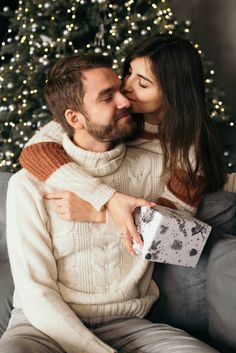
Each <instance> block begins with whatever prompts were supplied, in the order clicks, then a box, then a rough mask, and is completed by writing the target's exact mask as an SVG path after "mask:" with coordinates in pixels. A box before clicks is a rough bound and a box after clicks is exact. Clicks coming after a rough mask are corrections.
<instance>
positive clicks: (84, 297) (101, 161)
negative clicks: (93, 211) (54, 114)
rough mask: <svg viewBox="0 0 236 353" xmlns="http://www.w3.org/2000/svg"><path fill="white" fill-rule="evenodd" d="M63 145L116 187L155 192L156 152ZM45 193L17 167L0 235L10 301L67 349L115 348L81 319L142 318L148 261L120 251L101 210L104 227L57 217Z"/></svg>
mask: <svg viewBox="0 0 236 353" xmlns="http://www.w3.org/2000/svg"><path fill="white" fill-rule="evenodd" d="M63 145H64V148H65V150H66V152H67V153H68V154H69V155H70V156H71V157H72V158H73V160H74V161H75V162H76V163H78V164H80V165H81V166H83V167H84V168H85V169H86V170H87V171H88V172H89V173H91V174H92V175H93V176H95V177H99V178H101V180H103V181H104V182H105V183H107V184H109V185H112V186H113V187H114V188H115V189H116V190H118V191H121V192H123V193H127V194H130V195H134V196H136V197H144V198H149V199H156V198H157V197H158V196H159V195H160V194H161V193H162V192H163V189H164V185H165V178H164V177H163V176H161V173H162V158H161V156H160V155H158V154H157V153H151V152H146V151H144V150H143V151H142V150H140V149H135V148H129V150H128V151H126V149H125V146H124V145H120V146H118V147H117V148H115V149H113V150H111V151H108V152H105V153H95V152H88V151H84V150H82V149H80V148H78V147H76V146H75V145H74V144H73V143H72V142H71V141H70V140H69V138H68V137H67V136H66V135H65V136H64V140H63ZM69 182H70V178H69V177H68V183H69ZM84 189H85V190H86V184H84ZM50 191H55V188H53V187H51V186H49V185H46V183H42V182H40V181H39V180H38V179H36V178H35V177H33V176H31V175H30V174H29V173H28V172H27V171H26V170H24V169H23V170H21V171H20V172H18V173H16V174H15V175H14V176H13V177H12V178H11V180H10V183H9V191H8V198H7V241H8V249H9V257H10V262H11V267H12V273H13V278H14V282H15V287H16V290H15V294H14V305H15V306H17V307H21V308H22V309H23V311H24V313H25V315H26V317H27V318H28V320H29V321H30V322H31V323H32V324H33V325H34V326H35V327H36V328H38V329H39V330H41V331H43V332H44V333H45V334H47V335H48V336H50V337H51V338H53V339H54V340H55V341H57V342H58V343H59V344H60V345H61V346H62V347H63V348H64V350H65V351H66V352H68V353H81V352H87V353H95V352H96V353H105V352H115V350H114V349H113V348H111V347H109V346H107V345H106V344H105V343H103V342H102V341H100V340H99V339H98V338H97V337H96V336H95V335H93V333H92V332H91V331H90V330H89V329H87V328H86V326H85V325H84V323H91V324H93V323H99V322H102V321H104V320H110V319H114V318H119V317H129V316H138V317H143V316H144V315H145V314H146V313H147V312H148V311H149V309H150V307H151V306H152V304H153V303H154V302H155V300H156V299H157V298H158V294H159V292H158V289H157V287H156V285H155V283H154V282H153V281H152V270H153V266H152V264H150V263H148V262H146V261H144V260H142V259H140V258H139V257H137V256H133V257H132V256H131V255H130V254H129V253H128V252H127V251H126V249H125V248H124V247H123V244H122V241H121V237H120V234H119V231H118V230H117V229H116V227H115V225H114V224H113V222H112V220H111V219H110V217H109V215H108V217H107V222H106V224H105V225H104V224H92V223H79V222H70V221H64V220H61V219H60V218H59V217H58V216H57V214H56V213H55V211H54V204H53V201H45V203H44V202H43V198H42V197H43V195H44V194H45V193H47V192H50Z"/></svg>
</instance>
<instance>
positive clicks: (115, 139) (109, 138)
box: [85, 109, 137, 143]
mask: <svg viewBox="0 0 236 353" xmlns="http://www.w3.org/2000/svg"><path fill="white" fill-rule="evenodd" d="M128 114H130V115H131V112H130V109H122V110H120V111H119V112H118V113H116V114H115V115H114V117H113V122H112V123H110V124H107V125H101V124H97V123H94V122H92V121H91V119H90V118H89V117H88V115H86V114H85V119H86V127H87V131H88V133H89V134H90V135H91V136H93V137H94V138H95V139H96V140H98V141H101V142H110V143H119V142H126V141H129V140H131V139H132V137H134V136H135V135H136V132H137V124H136V123H135V121H134V120H133V119H132V117H130V120H129V121H127V123H126V124H123V127H120V126H119V119H120V118H121V117H123V116H124V115H128Z"/></svg>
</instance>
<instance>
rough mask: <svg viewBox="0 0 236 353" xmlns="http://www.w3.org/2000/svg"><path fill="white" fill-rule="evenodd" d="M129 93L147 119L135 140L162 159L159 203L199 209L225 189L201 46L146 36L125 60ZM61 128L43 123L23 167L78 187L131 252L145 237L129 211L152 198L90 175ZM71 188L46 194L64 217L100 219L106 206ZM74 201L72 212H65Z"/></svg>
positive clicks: (52, 181)
mask: <svg viewBox="0 0 236 353" xmlns="http://www.w3.org/2000/svg"><path fill="white" fill-rule="evenodd" d="M124 94H125V95H126V96H127V97H128V98H129V99H130V102H131V107H132V110H133V113H134V114H135V119H136V120H137V121H138V122H139V123H140V122H142V120H144V130H143V132H142V133H141V136H140V138H139V139H137V140H135V141H134V142H132V143H131V145H135V147H136V148H145V149H148V150H151V151H153V152H156V153H159V154H160V158H162V161H163V171H162V175H161V176H160V178H162V179H164V180H165V183H164V184H165V185H164V187H160V192H159V194H160V197H159V198H158V199H157V200H155V201H157V203H158V204H161V205H164V206H168V207H171V208H180V209H185V210H186V211H188V212H191V213H195V212H196V209H197V207H198V205H199V203H200V201H201V200H202V197H203V195H204V193H206V192H214V191H217V190H219V189H221V188H222V187H223V185H224V182H225V174H224V171H223V163H222V159H221V153H220V148H219V146H220V142H219V140H218V137H217V133H216V129H215V126H214V125H213V122H212V120H211V118H210V116H209V114H208V113H207V109H206V104H205V87H204V76H203V69H202V64H201V59H200V56H199V54H198V52H197V50H196V49H195V48H194V47H193V46H192V45H191V43H190V42H188V41H187V40H184V39H180V38H178V37H175V36H170V35H158V36H154V37H151V38H148V39H145V40H144V41H143V42H141V43H139V44H138V45H137V46H135V47H134V48H132V49H131V51H130V53H129V54H128V56H127V58H126V60H125V63H124ZM140 130H141V129H140ZM62 134H63V130H62V128H61V126H60V125H59V124H58V123H56V122H51V123H49V124H48V125H46V127H44V128H43V129H42V130H41V131H40V132H38V133H37V134H36V135H35V137H33V138H32V139H31V141H30V143H28V144H27V147H26V148H25V149H24V150H23V152H22V154H21V157H20V162H21V164H22V166H23V167H24V168H26V169H28V170H29V171H30V172H31V173H32V174H34V175H36V176H37V177H38V178H40V179H41V180H44V181H47V183H49V184H51V185H52V186H55V187H57V188H58V187H61V189H64V190H65V189H66V190H69V191H71V192H74V193H76V194H77V195H78V196H79V197H81V198H82V199H84V200H86V201H87V202H89V203H90V204H91V205H93V206H94V207H95V209H96V210H99V209H101V208H102V206H104V205H106V207H107V208H108V210H109V212H110V213H111V216H112V217H113V219H114V220H115V222H116V223H117V225H118V227H119V228H120V230H121V233H122V234H123V238H124V242H125V245H126V247H127V249H128V250H129V251H130V253H133V248H132V239H131V237H132V238H134V239H135V240H137V241H139V242H140V238H139V235H138V234H137V231H136V228H135V226H134V223H133V218H132V212H133V210H134V209H135V208H136V207H138V206H142V205H151V204H150V203H148V202H147V201H145V200H141V199H136V198H133V197H130V196H127V195H123V194H120V193H118V192H115V190H113V189H112V188H111V187H110V186H106V185H102V184H98V182H97V181H96V180H94V179H92V178H91V177H90V176H88V175H85V173H84V172H83V171H82V170H80V168H79V167H78V166H76V165H74V164H73V163H72V162H71V160H70V158H69V157H68V156H67V155H66V154H65V152H64V150H63V148H62V146H61V141H62ZM45 141H51V142H45ZM39 142H40V143H39ZM70 168H72V169H73V170H74V168H77V170H78V180H75V181H74V183H73V185H71V184H70V185H68V184H67V173H69V171H70ZM83 178H85V180H86V181H88V180H89V184H90V185H91V194H89V193H87V194H86V195H85V194H83V189H82V187H80V185H83V182H82V180H83ZM162 184H163V183H162ZM71 192H69V193H53V194H50V195H48V196H47V198H48V199H49V198H53V199H57V201H56V203H57V210H58V213H59V214H60V215H61V217H62V218H64V219H76V220H84V221H86V220H87V221H101V219H102V218H101V215H103V213H104V211H101V213H99V212H97V211H96V210H95V209H94V208H93V207H90V206H89V205H88V204H87V202H85V201H83V200H81V199H79V198H78V197H77V196H76V195H75V194H73V193H71ZM96 193H99V195H100V198H99V200H101V195H103V203H102V204H101V203H100V204H98V203H96ZM68 199H69V200H68ZM68 204H69V206H68ZM71 205H72V211H70V212H68V209H71ZM84 205H86V210H88V212H87V211H85V209H84Z"/></svg>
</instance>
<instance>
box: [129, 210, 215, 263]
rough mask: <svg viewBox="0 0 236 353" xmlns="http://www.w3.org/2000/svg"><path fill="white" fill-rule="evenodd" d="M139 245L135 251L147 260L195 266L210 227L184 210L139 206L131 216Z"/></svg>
mask: <svg viewBox="0 0 236 353" xmlns="http://www.w3.org/2000/svg"><path fill="white" fill-rule="evenodd" d="M134 219H135V223H136V226H137V229H138V232H139V234H140V235H141V236H142V238H143V242H144V244H143V246H142V247H140V246H139V245H138V244H137V243H135V242H134V244H133V247H134V250H135V252H136V253H137V254H138V255H139V256H140V257H142V258H143V259H146V260H148V261H155V262H163V263H169V264H175V265H182V266H190V267H196V265H197V263H198V260H199V258H200V255H201V253H202V250H203V248H204V246H205V244H206V241H207V239H208V237H209V234H210V232H211V227H210V226H209V225H208V224H206V223H204V222H202V221H199V220H198V219H196V218H194V217H192V216H190V215H189V214H187V213H186V212H183V211H179V210H172V209H170V208H167V207H163V206H157V207H155V208H150V207H146V206H144V207H140V208H138V209H137V210H136V212H135V215H134Z"/></svg>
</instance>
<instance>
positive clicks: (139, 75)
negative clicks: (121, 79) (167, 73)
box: [137, 74, 153, 83]
mask: <svg viewBox="0 0 236 353" xmlns="http://www.w3.org/2000/svg"><path fill="white" fill-rule="evenodd" d="M137 76H138V77H141V78H143V79H144V80H145V81H148V82H150V83H153V82H152V81H151V80H150V79H149V78H147V77H145V76H143V75H141V74H137Z"/></svg>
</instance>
